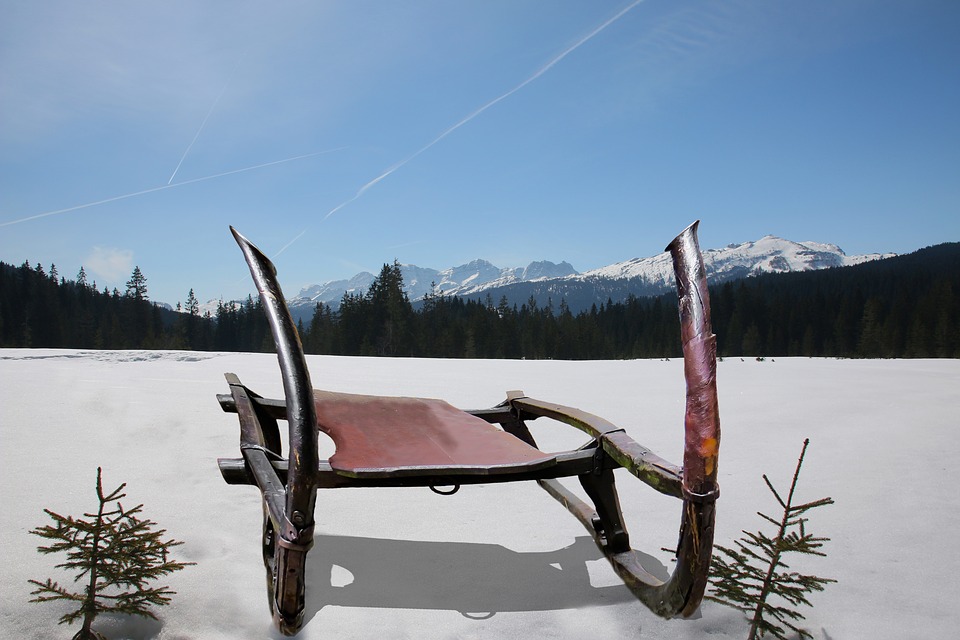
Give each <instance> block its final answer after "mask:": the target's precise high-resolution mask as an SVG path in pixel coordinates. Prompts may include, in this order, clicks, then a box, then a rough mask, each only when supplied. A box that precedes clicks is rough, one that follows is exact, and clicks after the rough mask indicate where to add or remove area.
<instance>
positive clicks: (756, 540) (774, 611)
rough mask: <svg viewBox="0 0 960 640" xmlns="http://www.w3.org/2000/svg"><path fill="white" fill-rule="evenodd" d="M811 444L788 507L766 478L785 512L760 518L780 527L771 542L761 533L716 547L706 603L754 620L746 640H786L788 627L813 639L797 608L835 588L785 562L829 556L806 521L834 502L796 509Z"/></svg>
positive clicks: (827, 580)
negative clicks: (770, 639) (791, 557)
mask: <svg viewBox="0 0 960 640" xmlns="http://www.w3.org/2000/svg"><path fill="white" fill-rule="evenodd" d="M808 444H810V439H809V438H807V439H806V440H804V441H803V449H802V451H801V452H800V459H799V460H797V468H796V470H795V471H794V474H793V482H791V484H790V492H789V493H788V494H787V499H786V501H784V499H783V498H782V497H781V496H780V494H779V492H777V490H776V489H775V488H774V487H773V484H771V482H770V480H769V478H767V476H766V475H764V476H763V481H764V482H765V483H766V484H767V487H768V488H769V489H770V491H771V492H772V493H773V495H774V497H775V498H776V499H777V502H778V503H779V504H780V506H781V507H782V508H783V515H782V516H781V518H780V520H776V519H774V518H772V517H770V516H768V515H766V514H763V513H760V512H757V514H758V515H759V516H760V517H761V518H763V519H764V520H766V521H768V522H770V523H771V524H773V525H774V526H776V527H777V533H776V535H774V536H773V537H772V538H771V537H769V536H767V535H766V534H764V533H763V532H760V531H758V532H757V533H749V532H747V531H744V532H743V533H744V534H745V535H746V538H740V539H739V540H736V541H735V542H736V545H737V548H736V549H730V548H727V547H722V546H720V545H717V546H716V551H717V553H716V554H715V555H714V557H713V565H712V572H711V576H710V582H711V584H712V586H713V595H708V596H706V597H707V599H708V600H713V601H715V602H719V603H721V604H724V605H727V606H728V607H733V608H734V609H738V610H740V611H743V612H744V613H746V614H747V615H748V616H750V634H749V636H748V640H756V639H757V638H762V637H764V636H766V635H767V634H770V635H772V636H774V637H776V638H779V639H780V640H786V638H787V636H786V635H785V634H786V633H787V631H786V629H785V627H786V628H788V629H790V630H791V631H793V632H794V633H796V634H797V635H798V637H799V638H812V637H813V636H812V635H810V633H809V632H808V631H806V630H804V629H801V628H799V627H798V626H797V623H799V622H800V621H802V620H803V615H802V614H801V613H800V612H799V611H797V610H796V607H798V606H800V605H806V606H812V605H811V604H810V601H809V600H808V599H807V595H808V594H810V593H812V592H814V591H823V589H824V586H825V585H826V584H827V583H830V582H836V580H832V579H830V578H820V577H818V576H814V575H802V574H799V573H796V572H793V571H789V568H790V567H789V565H787V564H786V563H785V562H784V561H783V556H784V554H787V553H801V554H805V555H815V556H826V554H825V553H823V552H822V551H820V548H821V547H822V546H823V543H824V542H827V541H828V540H829V538H824V537H818V536H814V535H812V534H810V533H808V532H807V529H806V522H807V518H804V517H802V516H803V515H804V514H805V513H807V512H808V511H810V510H811V509H815V508H817V507H822V506H825V505H828V504H833V499H832V498H821V499H819V500H814V501H813V502H807V503H804V504H800V505H795V504H793V498H794V491H795V490H796V488H797V479H798V478H799V476H800V467H801V466H802V465H803V458H804V455H806V452H807V445H808ZM778 603H779V604H778Z"/></svg>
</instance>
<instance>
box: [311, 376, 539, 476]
mask: <svg viewBox="0 0 960 640" xmlns="http://www.w3.org/2000/svg"><path fill="white" fill-rule="evenodd" d="M313 396H314V404H315V406H316V410H317V425H318V428H319V429H320V431H322V432H324V433H326V434H327V435H328V436H330V438H331V439H332V440H333V442H334V444H335V445H336V452H335V453H334V454H333V455H332V456H331V457H330V460H329V462H330V466H331V467H332V469H333V470H334V471H336V472H337V473H338V474H341V475H345V476H349V477H355V478H364V477H368V478H376V477H386V476H404V475H406V476H413V475H420V474H423V473H431V474H434V475H436V474H454V473H456V474H470V473H471V472H473V473H476V474H482V475H496V474H506V473H515V472H521V471H535V470H539V469H543V468H546V467H549V466H551V465H555V464H556V462H557V461H556V457H555V456H553V455H550V454H547V453H544V452H542V451H540V450H539V449H536V448H534V447H532V446H530V445H529V444H527V443H526V442H523V441H522V440H520V439H519V438H516V437H514V436H513V435H511V434H509V433H507V432H505V431H503V430H501V429H498V428H497V427H495V426H493V425H492V424H490V423H489V422H487V421H486V420H483V419H482V418H478V417H476V416H474V415H472V414H469V413H467V412H466V411H462V410H460V409H457V408H455V407H453V406H452V405H450V404H448V403H447V402H444V401H443V400H434V399H430V398H402V397H399V398H398V397H383V396H368V395H360V394H355V393H337V392H332V391H320V390H316V389H315V390H314V391H313Z"/></svg>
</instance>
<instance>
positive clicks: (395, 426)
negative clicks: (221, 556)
mask: <svg viewBox="0 0 960 640" xmlns="http://www.w3.org/2000/svg"><path fill="white" fill-rule="evenodd" d="M696 229H697V223H694V224H693V225H691V226H690V227H688V228H687V229H685V230H684V231H683V232H682V233H681V234H680V235H679V236H677V238H676V239H674V241H673V242H672V243H670V245H669V246H668V247H667V250H668V251H670V252H671V254H672V256H673V263H674V270H675V273H676V276H677V289H678V293H679V307H680V327H681V341H682V345H683V357H684V375H685V378H686V382H687V402H686V416H685V443H684V455H683V466H682V468H681V467H677V466H675V465H673V464H671V463H669V462H667V461H665V460H663V459H662V458H660V457H658V456H657V455H656V454H654V453H653V452H651V451H650V450H649V449H647V448H645V447H643V446H641V445H639V444H637V443H636V442H635V441H634V440H633V439H632V438H630V436H628V435H627V434H626V433H625V432H624V430H623V429H621V428H618V427H617V426H615V425H613V424H611V423H609V422H607V421H606V420H604V419H603V418H600V417H598V416H595V415H592V414H589V413H586V412H584V411H581V410H579V409H574V408H572V407H565V406H562V405H557V404H552V403H548V402H543V401H540V400H534V399H533V398H528V397H526V396H525V395H524V394H523V393H522V392H517V391H511V392H507V397H506V400H504V401H503V402H501V403H500V404H499V405H497V406H495V407H493V408H491V409H485V410H479V411H461V410H459V409H456V408H454V407H452V406H450V405H449V404H447V403H446V402H444V401H442V400H434V399H425V398H392V397H379V396H366V395H357V394H348V393H334V392H330V391H319V390H314V388H313V386H312V384H311V381H310V374H309V372H308V371H307V364H306V360H305V358H304V354H303V348H302V346H301V344H300V339H299V337H298V335H297V331H296V327H295V325H294V323H293V320H292V319H291V317H290V313H289V311H288V309H287V307H286V304H285V303H284V297H283V294H282V292H281V290H280V286H279V284H278V283H277V278H276V270H275V268H274V266H273V264H272V263H271V262H270V260H269V259H268V258H267V257H266V256H265V255H264V254H263V253H261V252H260V251H259V250H258V249H257V248H256V247H255V246H254V245H253V244H251V243H250V242H249V241H248V240H247V239H246V238H244V237H243V236H242V235H240V233H238V232H237V231H236V230H235V229H233V228H232V227H231V231H232V232H233V235H234V237H235V238H236V240H237V243H238V244H239V245H240V248H241V249H242V251H243V254H244V257H245V258H246V261H247V264H248V265H249V267H250V272H251V274H252V276H253V280H254V282H255V283H256V286H257V289H258V290H259V291H260V298H261V300H262V302H263V306H264V308H265V310H266V313H267V315H268V317H269V322H270V327H271V330H272V332H273V337H274V340H275V343H276V348H277V356H278V359H279V361H280V370H281V375H282V377H283V387H284V394H285V396H286V397H285V399H284V400H270V399H266V398H262V397H260V396H259V395H257V394H255V393H254V392H252V391H251V390H250V389H248V388H247V387H245V386H244V385H243V384H242V383H241V382H240V379H239V378H238V377H237V376H236V375H234V374H232V373H228V374H226V378H227V382H228V384H229V386H230V393H229V394H228V395H227V394H224V395H219V396H218V400H219V401H220V405H221V407H222V408H223V409H224V411H228V412H233V413H236V414H237V415H238V417H239V420H240V453H241V456H242V457H241V458H231V459H220V460H219V466H220V472H221V474H222V475H223V478H224V480H226V481H227V483H229V484H249V485H255V486H257V487H258V488H259V489H260V491H261V493H262V496H263V505H264V519H263V539H262V550H263V561H264V564H265V566H266V569H267V595H268V599H269V602H270V610H271V613H272V614H273V619H274V622H275V624H276V626H277V628H278V629H279V630H280V631H281V632H282V633H284V634H287V635H292V634H294V633H296V632H297V631H298V630H299V629H300V628H301V627H302V625H303V620H304V603H305V598H304V591H305V568H306V557H307V552H308V551H309V550H310V548H311V546H312V545H313V537H314V526H315V521H314V505H315V502H316V497H317V489H335V488H340V487H396V486H404V487H429V488H431V489H433V490H434V491H436V492H438V493H450V492H453V491H455V490H456V489H457V488H458V487H459V486H460V485H464V484H478V483H498V482H517V481H522V480H533V481H536V482H538V483H539V484H540V486H541V487H542V488H543V489H545V490H546V491H547V493H549V494H550V495H551V496H553V497H554V498H556V499H557V500H558V501H559V502H560V503H561V504H563V505H564V506H565V507H566V508H567V509H568V510H569V511H570V513H572V514H573V515H574V516H576V517H577V519H578V520H580V522H581V523H583V525H584V527H586V529H587V531H588V532H589V533H590V534H591V535H592V536H593V539H594V541H595V542H596V544H597V546H598V547H599V548H600V550H601V551H602V552H603V554H604V555H605V556H606V558H607V559H608V560H609V561H610V563H611V565H612V566H613V568H614V570H615V571H616V572H617V574H618V575H619V576H620V577H621V578H622V579H623V581H624V583H625V584H626V585H627V587H629V589H630V590H631V591H632V592H633V593H634V595H636V597H637V598H638V599H639V600H640V601H641V602H643V603H644V604H645V605H646V606H647V607H649V608H650V609H651V610H652V611H653V612H655V613H656V614H658V615H660V616H663V617H667V618H669V617H674V616H683V617H686V616H689V615H691V614H692V613H694V612H695V611H696V609H697V607H698V606H699V604H700V601H701V598H702V597H703V592H704V588H705V587H706V583H707V572H708V569H709V566H710V557H711V553H712V550H713V527H714V505H715V502H716V499H717V497H718V495H719V488H718V485H717V459H718V452H719V439H720V421H719V414H718V411H717V390H716V339H715V336H714V335H713V334H712V332H711V328H710V307H709V300H708V297H707V287H706V278H705V275H704V268H703V260H702V257H701V255H700V249H699V246H698V244H697V237H696ZM541 417H544V418H550V419H553V420H556V421H559V422H562V423H566V424H568V425H570V426H573V427H575V428H577V429H580V430H581V431H583V432H585V433H586V434H587V435H588V436H589V437H590V441H589V442H588V443H587V444H586V445H584V446H583V447H581V448H579V449H577V450H574V451H568V452H564V453H559V454H558V453H544V452H542V451H540V450H539V449H538V448H537V444H536V442H534V439H533V437H532V436H531V435H530V431H529V430H528V429H527V427H526V424H525V423H526V421H528V420H535V419H537V418H541ZM278 420H285V421H287V423H288V429H289V433H288V443H289V447H288V452H287V454H286V455H283V454H282V452H281V439H280V430H279V426H278V423H277V421H278ZM495 425H497V426H495ZM318 431H323V432H324V433H326V434H327V435H329V436H330V437H331V438H332V440H333V442H334V444H335V445H336V452H335V453H334V455H333V456H331V457H330V459H329V460H321V459H320V458H319V454H318V450H317V442H318V435H317V434H318ZM621 467H622V468H625V469H627V470H628V471H629V472H630V473H631V474H633V475H634V476H636V477H637V478H638V479H640V480H641V481H643V482H645V483H647V484H648V485H650V486H651V487H653V488H654V489H656V490H657V491H659V492H661V493H664V494H667V495H670V496H673V497H676V498H679V499H681V500H682V501H683V506H682V519H681V524H680V537H679V542H678V545H677V551H676V554H677V561H676V565H675V568H674V571H673V574H672V575H671V576H670V578H669V579H668V580H667V581H662V580H660V579H658V578H656V577H654V576H653V575H651V574H650V573H648V572H647V571H645V570H644V568H643V567H642V566H641V564H640V562H639V561H638V559H637V557H636V555H635V553H634V551H633V550H632V549H631V547H630V540H629V537H628V534H627V528H626V525H625V524H624V522H623V516H622V514H621V510H620V503H619V498H618V496H617V490H616V485H615V482H614V473H613V471H614V469H617V468H621ZM571 476H575V477H576V478H577V479H578V480H579V482H580V484H581V485H582V487H583V489H584V490H585V492H586V494H587V496H589V498H590V500H591V501H592V503H593V504H588V503H586V502H584V501H583V500H581V499H580V498H579V497H578V496H577V495H575V494H574V493H572V492H571V491H569V490H568V489H567V488H565V487H564V486H563V485H562V484H560V482H559V481H558V480H557V479H558V478H564V477H571Z"/></svg>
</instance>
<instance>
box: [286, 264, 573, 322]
mask: <svg viewBox="0 0 960 640" xmlns="http://www.w3.org/2000/svg"><path fill="white" fill-rule="evenodd" d="M400 273H401V274H402V275H403V284H404V289H405V290H406V292H407V295H408V296H409V297H410V300H413V301H416V300H420V299H422V298H423V297H424V296H426V295H427V294H430V293H441V292H442V293H444V294H447V295H464V294H469V293H475V292H477V291H485V290H486V289H488V288H491V287H502V286H507V285H510V284H514V283H518V282H530V281H536V280H543V279H549V278H562V277H565V276H569V275H575V274H576V273H577V270H576V269H574V268H573V266H572V265H570V263H568V262H561V263H560V264H555V263H553V262H550V261H547V260H541V261H538V262H531V263H530V264H529V265H527V266H526V267H516V268H505V269H501V268H500V267H497V266H494V265H493V264H491V263H490V262H488V261H486V260H473V261H472V262H468V263H467V264H462V265H460V266H457V267H450V268H449V269H443V270H439V271H438V270H437V269H430V268H428V267H418V266H416V265H412V264H403V265H400ZM373 280H374V275H373V274H372V273H369V272H366V271H364V272H361V273H358V274H357V275H355V276H354V277H353V278H351V279H350V280H334V281H331V282H325V283H323V284H317V285H311V286H309V287H304V288H303V289H301V290H300V292H299V293H298V294H297V295H296V296H294V297H293V298H291V299H290V300H289V301H288V303H289V305H290V308H291V311H293V313H294V315H298V313H297V311H296V309H299V308H302V307H309V309H310V312H311V313H312V310H313V308H314V307H315V306H316V304H317V303H318V302H322V303H323V304H326V305H329V306H333V307H336V306H338V305H339V304H340V300H341V299H342V298H343V295H344V294H345V293H351V294H353V293H363V292H365V291H366V290H367V289H368V288H369V287H370V284H371V283H372V282H373Z"/></svg>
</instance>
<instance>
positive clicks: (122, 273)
mask: <svg viewBox="0 0 960 640" xmlns="http://www.w3.org/2000/svg"><path fill="white" fill-rule="evenodd" d="M84 264H85V265H86V267H85V268H86V270H87V271H89V272H90V274H91V275H92V276H94V277H96V278H99V279H100V280H103V281H106V282H119V281H121V280H122V279H123V278H126V277H127V276H129V275H130V274H131V273H132V272H133V251H131V250H129V249H115V248H112V247H94V248H93V250H92V251H91V252H90V255H88V256H87V258H86V259H85V260H84Z"/></svg>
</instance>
